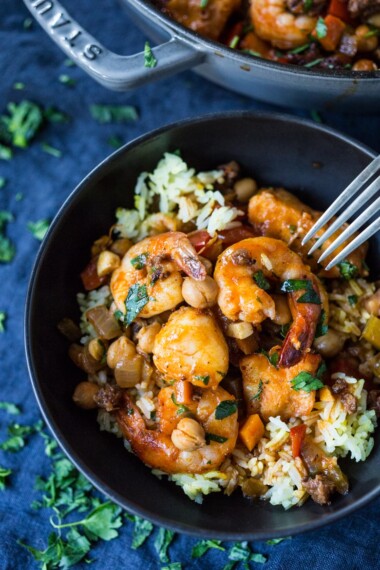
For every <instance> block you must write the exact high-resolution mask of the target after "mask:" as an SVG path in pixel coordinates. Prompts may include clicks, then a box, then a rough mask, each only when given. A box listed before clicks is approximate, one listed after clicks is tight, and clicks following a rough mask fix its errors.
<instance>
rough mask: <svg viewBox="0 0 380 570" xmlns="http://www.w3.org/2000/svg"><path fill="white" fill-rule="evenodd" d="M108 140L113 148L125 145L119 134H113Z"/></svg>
mask: <svg viewBox="0 0 380 570" xmlns="http://www.w3.org/2000/svg"><path fill="white" fill-rule="evenodd" d="M107 142H108V144H109V145H110V146H112V147H113V148H120V147H121V146H123V141H122V140H121V138H120V137H118V136H117V135H112V136H111V137H109V139H108V140H107Z"/></svg>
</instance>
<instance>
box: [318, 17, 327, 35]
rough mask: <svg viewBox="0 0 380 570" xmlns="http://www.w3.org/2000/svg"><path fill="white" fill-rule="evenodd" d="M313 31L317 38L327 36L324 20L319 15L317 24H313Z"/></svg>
mask: <svg viewBox="0 0 380 570" xmlns="http://www.w3.org/2000/svg"><path fill="white" fill-rule="evenodd" d="M315 33H316V34H317V38H318V39H319V40H321V39H323V38H325V37H326V36H327V26H326V22H325V21H324V19H323V18H321V16H319V18H318V20H317V25H316V26H315Z"/></svg>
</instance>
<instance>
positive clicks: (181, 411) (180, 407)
mask: <svg viewBox="0 0 380 570" xmlns="http://www.w3.org/2000/svg"><path fill="white" fill-rule="evenodd" d="M171 400H172V402H173V404H175V405H176V406H177V408H178V410H177V415H178V416H179V415H180V414H184V413H185V412H188V411H189V408H188V407H187V406H184V405H183V404H180V403H179V402H177V400H176V397H175V395H174V392H172V395H171Z"/></svg>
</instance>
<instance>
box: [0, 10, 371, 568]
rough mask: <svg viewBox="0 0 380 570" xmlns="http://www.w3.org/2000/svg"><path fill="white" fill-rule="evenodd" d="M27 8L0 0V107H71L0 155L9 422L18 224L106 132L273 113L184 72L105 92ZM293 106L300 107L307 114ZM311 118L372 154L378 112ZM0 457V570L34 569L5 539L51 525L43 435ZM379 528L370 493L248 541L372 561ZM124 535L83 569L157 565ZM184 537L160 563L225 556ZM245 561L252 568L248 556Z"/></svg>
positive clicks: (45, 209)
mask: <svg viewBox="0 0 380 570" xmlns="http://www.w3.org/2000/svg"><path fill="white" fill-rule="evenodd" d="M65 4H66V5H67V8H68V9H70V11H71V12H72V13H73V15H75V16H76V17H77V18H78V19H80V21H81V22H82V23H83V24H85V25H86V26H87V28H88V29H89V31H91V32H92V33H93V34H94V35H95V36H97V37H98V38H99V39H100V40H101V41H102V42H103V43H105V44H106V45H107V47H109V48H111V49H114V50H117V51H119V52H120V53H132V52H133V51H140V50H142V49H143V45H144V39H145V38H144V37H143V35H142V34H141V33H140V32H139V31H138V30H137V29H135V28H134V26H133V25H132V24H131V23H130V22H129V21H128V19H127V17H126V16H125V15H124V14H122V13H121V11H120V7H119V5H118V3H117V0H101V1H100V2H99V1H95V2H88V0H75V2H74V1H73V0H65ZM89 8H90V10H89ZM28 16H29V14H28V13H27V10H26V9H25V8H24V6H23V4H22V2H21V0H16V1H15V0H1V3H0V22H1V29H0V46H1V48H0V70H1V88H0V112H4V111H5V107H6V104H7V102H9V101H20V100H22V99H24V98H27V99H31V100H34V101H36V102H38V103H40V104H42V105H44V106H46V105H55V106H57V107H58V108H59V109H61V110H63V111H65V112H67V113H68V114H69V115H70V117H71V121H70V123H68V124H65V125H50V126H48V127H46V128H45V129H44V130H43V132H41V133H40V134H39V135H38V138H37V140H36V141H35V142H34V143H33V144H32V146H31V147H30V148H29V149H27V150H25V151H23V150H20V151H16V152H15V157H14V159H13V160H12V161H10V162H9V163H8V162H5V161H0V176H4V177H6V178H7V179H8V183H7V185H6V187H5V188H3V189H1V190H0V209H4V210H10V211H11V212H13V214H14V215H15V221H14V222H13V223H10V224H9V226H8V235H9V237H11V239H12V240H13V241H14V243H15V244H16V246H17V254H16V256H15V259H14V261H13V262H12V263H10V264H3V265H1V267H0V310H5V311H6V312H7V313H8V319H7V323H6V332H5V333H4V334H1V335H0V362H1V367H0V370H1V372H0V374H1V382H0V401H1V400H8V401H12V402H14V403H16V404H19V405H20V406H21V407H22V411H23V414H22V416H21V417H20V419H19V421H20V423H25V424H29V423H32V422H34V421H36V420H37V419H38V418H39V417H40V414H39V410H38V407H37V404H36V402H35V399H34V396H33V394H32V391H31V386H30V383H29V378H28V373H27V369H26V364H25V357H24V348H23V312H24V304H25V293H26V288H27V282H28V278H29V274H30V271H31V267H32V264H33V260H34V257H35V255H36V253H37V250H38V247H39V242H38V241H37V240H36V239H35V238H34V237H33V236H32V234H31V233H30V232H29V231H28V230H27V228H26V224H27V222H28V221H36V220H38V219H41V218H50V219H51V218H52V217H53V216H54V214H55V212H56V211H57V209H58V207H59V206H60V204H61V203H62V202H63V200H64V199H65V198H66V196H67V195H68V194H69V193H70V192H71V190H72V189H73V188H74V187H75V186H76V185H77V183H78V182H79V181H80V180H81V179H82V177H83V176H84V175H85V174H86V173H88V172H89V171H90V170H91V169H92V168H93V167H94V166H95V165H96V164H97V163H98V162H99V161H101V160H102V159H103V158H105V157H106V156H107V155H108V154H109V153H110V152H111V151H112V149H111V147H110V146H109V144H108V142H107V140H108V138H109V137H110V136H111V135H118V136H120V137H121V138H122V140H123V141H125V142H127V141H130V140H131V139H133V138H135V137H136V136H138V135H140V134H142V133H145V132H147V131H149V130H151V129H153V128H156V127H158V126H161V125H162V124H164V123H169V122H173V121H176V120H179V119H182V118H184V117H189V116H195V115H199V114H202V113H207V112H212V111H221V110H224V109H226V110H230V109H260V110H274V109H273V107H271V106H269V105H265V104H259V103H256V102H254V101H251V100H250V99H247V98H245V97H241V96H238V95H235V94H233V93H230V92H227V91H225V90H223V89H221V88H219V87H216V86H214V85H212V84H209V83H207V82H206V81H205V80H204V79H201V78H199V77H197V76H196V75H193V74H192V73H190V72H188V73H183V74H181V75H179V76H177V77H175V78H171V79H168V80H165V81H161V82H160V83H158V84H156V85H151V86H147V87H144V88H142V89H140V90H139V91H136V92H134V93H131V94H115V93H111V92H108V91H106V90H105V89H103V88H102V87H100V86H99V85H97V84H95V83H94V82H93V81H92V80H90V79H89V78H88V77H87V76H86V75H85V74H84V73H83V72H82V71H81V70H80V69H78V68H76V67H72V68H67V67H65V66H64V63H63V62H64V59H65V57H64V55H63V54H62V53H61V52H60V51H59V50H58V49H57V48H56V47H55V45H53V43H52V42H51V41H50V40H49V39H48V38H47V36H45V34H44V32H43V31H42V30H41V29H40V28H39V26H38V25H37V24H35V23H34V24H33V26H32V27H31V28H30V29H28V30H25V29H23V21H24V19H25V18H26V17H28ZM60 74H68V75H70V76H71V77H73V78H74V79H75V80H76V81H77V83H76V85H75V86H74V87H69V86H65V85H62V84H61V83H60V82H59V81H58V76H59V75H60ZM15 82H23V83H24V84H25V86H26V88H25V90H24V91H16V90H14V89H13V84H14V83H15ZM91 103H114V104H117V103H128V104H131V105H135V106H136V107H137V108H138V109H139V113H140V118H139V120H138V121H137V122H136V123H131V124H128V125H121V126H120V125H99V124H98V123H96V122H95V121H94V120H93V119H92V118H91V117H90V113H89V110H88V109H89V105H90V104H91ZM282 110H284V109H282ZM285 110H286V109H285ZM293 112H294V111H293ZM297 114H298V115H300V116H308V115H309V114H308V113H307V112H298V113H297ZM322 119H323V121H324V122H326V123H327V124H328V125H330V126H334V127H337V128H339V129H341V130H342V131H344V132H345V133H348V134H350V135H353V136H355V137H357V138H358V139H359V140H361V141H362V142H364V143H366V144H368V145H369V146H372V147H373V148H374V149H376V150H377V151H378V152H380V138H379V131H380V116H376V117H358V116H357V117H355V116H338V115H330V114H322ZM42 142H48V143H49V144H51V145H52V146H54V147H56V148H59V149H61V150H62V157H61V158H60V159H58V158H54V157H53V156H50V155H48V154H46V153H44V152H43V151H42V150H41V146H40V144H41V143H42ZM18 192H22V193H23V194H24V199H23V200H22V201H19V202H17V201H16V198H15V196H16V194H17V193H18ZM52 294H54V292H52ZM12 419H13V418H12ZM9 420H10V417H9V416H7V414H6V413H5V412H2V411H0V438H1V440H3V439H4V438H5V436H6V425H7V423H8V422H9ZM17 420H18V418H17ZM0 465H2V466H6V467H10V468H12V469H13V475H12V476H11V481H10V484H9V486H8V488H7V490H6V491H4V492H0V525H1V530H0V569H2V570H14V569H28V568H31V569H32V568H37V567H38V566H37V564H36V563H35V562H34V561H33V560H32V558H31V556H30V555H29V554H28V553H27V552H26V551H25V550H24V549H22V548H21V547H20V546H18V545H17V542H16V540H17V539H19V538H22V539H23V540H24V541H25V542H27V543H28V544H32V545H34V546H36V547H38V548H43V547H45V546H46V540H47V536H48V534H49V532H50V530H51V527H50V524H49V520H48V519H49V513H48V512H47V511H46V510H40V511H33V510H32V509H31V507H30V503H31V501H32V500H34V499H37V497H38V494H37V493H36V492H35V491H34V490H33V487H34V480H35V477H36V476H37V475H47V474H48V466H49V461H48V459H47V458H46V456H45V455H44V451H43V443H42V440H41V439H40V438H38V437H34V438H31V440H30V443H29V444H28V445H27V446H26V447H25V449H24V450H23V451H21V452H20V453H18V454H9V453H8V454H5V453H3V452H0ZM379 528H380V500H377V501H375V502H374V503H373V504H371V505H368V506H367V507H366V508H364V509H362V510H360V511H358V512H356V513H355V514H353V515H351V516H349V517H347V518H345V519H344V520H342V521H341V522H338V523H336V524H334V525H331V526H328V527H325V528H324V529H323V530H319V531H317V532H313V533H308V534H305V535H302V536H298V537H295V538H293V539H292V540H288V541H285V542H283V543H281V544H279V545H277V546H268V545H267V544H265V543H257V544H255V545H253V548H254V550H255V551H260V552H262V553H265V554H267V555H269V560H268V562H267V564H266V565H265V566H262V568H265V570H279V569H283V570H288V569H290V568H292V569H295V570H297V569H304V568H309V569H315V570H319V569H321V570H322V569H323V570H338V569H341V568H344V569H346V570H356V569H359V568H360V569H363V570H364V569H367V568H371V569H372V568H379V567H380V564H379V555H380V543H379ZM131 532H132V525H125V528H123V530H122V531H121V536H120V538H119V539H117V540H114V541H111V542H109V543H104V542H103V543H101V544H99V545H98V546H97V547H96V548H95V549H94V550H93V552H92V553H91V554H92V556H91V557H92V558H95V561H94V562H93V564H92V565H91V568H93V569H94V570H97V569H101V568H105V567H107V568H110V569H116V568H120V567H123V568H125V569H126V570H127V569H132V568H146V570H150V569H151V570H155V569H158V568H160V566H161V564H160V563H159V561H158V559H157V555H156V553H155V551H154V548H153V540H150V541H148V542H147V543H146V545H144V546H143V547H142V548H141V549H139V550H137V551H133V550H131V549H130V541H131ZM195 542H196V540H195V539H193V538H189V537H186V536H179V535H178V536H177V538H176V540H175V542H174V543H173V545H172V546H171V548H170V556H171V560H172V561H181V562H183V564H184V568H186V569H192V570H196V569H201V568H203V569H206V568H207V569H208V568H212V569H219V568H220V569H221V568H222V567H223V566H224V564H225V563H226V562H227V555H226V553H220V552H219V551H209V552H208V553H207V554H206V555H205V556H204V557H203V558H201V559H199V560H192V559H191V557H190V552H191V548H192V546H193V545H194V544H195ZM79 567H83V568H84V567H87V565H84V564H83V565H79ZM251 567H252V568H253V567H258V565H256V564H253V563H251Z"/></svg>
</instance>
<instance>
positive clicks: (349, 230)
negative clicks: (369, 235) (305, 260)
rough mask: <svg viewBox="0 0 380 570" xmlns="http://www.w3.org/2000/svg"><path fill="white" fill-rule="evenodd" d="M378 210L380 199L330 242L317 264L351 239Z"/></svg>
mask: <svg viewBox="0 0 380 570" xmlns="http://www.w3.org/2000/svg"><path fill="white" fill-rule="evenodd" d="M379 209H380V198H377V199H376V200H375V201H374V202H373V204H371V205H370V206H368V208H367V209H366V210H364V212H362V213H361V214H360V216H359V217H358V218H356V220H355V221H354V222H352V224H350V225H349V226H348V227H347V228H346V229H345V230H344V232H343V233H341V234H340V236H338V237H337V238H336V240H334V241H333V242H332V244H330V245H329V247H328V248H327V249H326V250H325V251H324V252H323V253H322V255H321V257H320V258H319V259H318V262H319V263H320V262H321V261H323V259H326V257H328V256H329V255H330V254H331V253H332V252H333V251H334V249H336V248H337V247H339V246H340V245H342V243H344V242H345V241H346V240H347V239H348V238H349V237H351V236H352V234H353V233H354V232H356V230H358V229H359V228H360V227H361V226H362V225H363V224H364V223H365V222H367V221H368V220H369V219H370V218H371V217H372V216H373V214H375V213H376V212H377V211H378V210H379Z"/></svg>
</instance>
